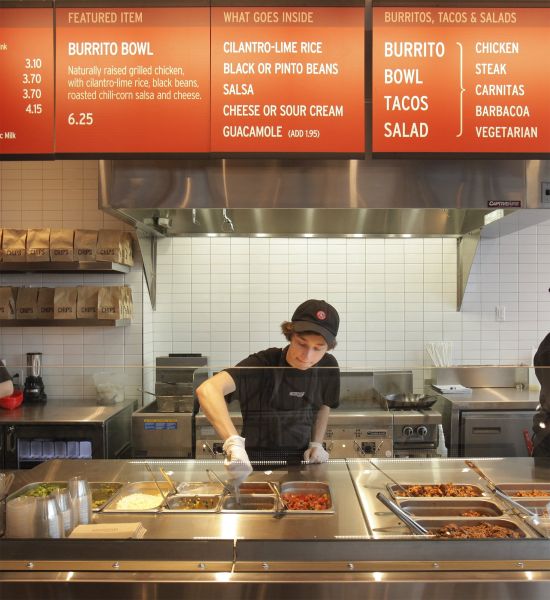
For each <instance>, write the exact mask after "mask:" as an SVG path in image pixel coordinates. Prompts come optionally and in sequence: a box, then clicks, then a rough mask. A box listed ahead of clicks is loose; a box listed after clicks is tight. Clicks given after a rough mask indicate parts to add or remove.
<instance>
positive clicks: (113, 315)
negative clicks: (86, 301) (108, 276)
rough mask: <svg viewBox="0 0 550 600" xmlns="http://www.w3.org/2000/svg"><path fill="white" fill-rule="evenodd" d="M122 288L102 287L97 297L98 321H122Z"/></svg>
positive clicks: (114, 286) (115, 286) (116, 286)
mask: <svg viewBox="0 0 550 600" xmlns="http://www.w3.org/2000/svg"><path fill="white" fill-rule="evenodd" d="M122 314H123V309H122V292H121V286H119V285H113V286H110V287H102V288H100V290H99V293H98V295H97V318H98V319H115V320H116V319H122V318H123V317H122Z"/></svg>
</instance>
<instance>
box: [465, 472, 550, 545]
mask: <svg viewBox="0 0 550 600" xmlns="http://www.w3.org/2000/svg"><path fill="white" fill-rule="evenodd" d="M464 462H465V463H466V466H467V467H469V468H470V469H472V471H475V472H476V473H477V474H478V475H479V476H480V477H481V478H482V479H484V480H485V481H486V482H487V483H488V487H489V489H490V490H491V492H493V493H494V494H495V496H497V497H498V498H500V499H501V500H502V501H503V502H504V503H505V504H507V505H508V506H509V507H510V508H511V509H512V512H513V513H514V514H515V515H516V516H519V517H521V518H522V519H523V518H524V517H529V518H530V519H533V522H532V523H530V522H529V521H527V524H528V525H530V526H531V528H532V529H534V530H535V531H536V533H537V534H538V535H541V536H542V537H546V536H545V535H543V534H542V533H541V532H540V531H539V530H538V529H537V528H536V527H535V525H539V524H540V521H539V519H538V515H537V514H536V513H533V512H531V511H530V510H529V509H528V508H526V507H525V506H523V504H520V503H519V502H516V501H515V500H512V498H510V496H508V494H506V493H505V492H503V491H502V490H501V489H500V488H499V487H498V485H497V484H496V483H495V482H494V481H493V480H492V479H491V478H490V477H489V476H488V475H486V474H485V473H484V472H483V471H482V470H481V469H480V468H479V467H478V466H477V465H476V464H475V463H474V462H473V461H471V460H465V461H464ZM518 513H519V514H518Z"/></svg>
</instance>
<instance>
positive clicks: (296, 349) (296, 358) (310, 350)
mask: <svg viewBox="0 0 550 600" xmlns="http://www.w3.org/2000/svg"><path fill="white" fill-rule="evenodd" d="M327 350H328V345H327V342H326V340H325V338H324V337H323V336H322V335H317V334H314V333H311V334H310V333H308V334H306V335H302V334H299V333H293V334H292V338H291V339H290V346H289V348H288V352H287V353H286V361H287V363H288V364H289V365H290V366H291V367H294V368H295V369H301V370H302V371H305V370H306V369H311V367H313V366H315V365H316V364H317V363H318V362H319V361H320V360H321V359H322V358H323V356H324V355H325V353H326V351H327Z"/></svg>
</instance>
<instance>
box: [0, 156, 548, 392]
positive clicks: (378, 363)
mask: <svg viewBox="0 0 550 600" xmlns="http://www.w3.org/2000/svg"><path fill="white" fill-rule="evenodd" d="M97 184H98V182H97V162H96V161H56V162H0V226H2V227H25V228H26V227H40V226H51V227H61V226H63V227H73V228H77V227H87V228H102V227H121V224H120V223H119V222H118V221H116V220H114V219H113V218H112V217H109V216H107V215H104V214H103V213H102V212H101V211H99V210H98V208H97V189H98V185H97ZM547 214H548V217H547ZM548 218H550V211H549V212H548V213H547V212H546V211H543V210H539V211H536V210H525V211H518V212H517V213H515V215H514V217H513V219H517V221H518V223H511V224H510V223H505V224H503V225H502V232H501V233H502V235H501V237H496V238H491V239H482V241H481V244H480V247H479V249H478V253H477V255H476V258H475V261H474V265H473V268H472V273H471V275H470V278H469V283H468V288H467V291H466V295H465V297H464V304H463V308H462V310H461V312H457V311H456V278H457V273H456V241H455V240H454V239H452V238H443V239H442V238H425V239H403V240H401V239H317V238H313V239H303V238H289V239H285V238H273V239H269V238H239V237H235V238H169V239H163V240H161V241H160V243H159V256H158V273H157V275H158V289H157V309H156V311H153V310H152V308H151V304H150V302H149V298H148V295H147V292H146V287H145V285H144V281H143V277H142V275H141V272H140V267H139V266H136V267H135V268H134V270H133V271H132V272H131V273H130V275H128V276H126V277H124V276H119V275H100V276H98V275H66V276H62V277H60V276H59V275H48V276H46V275H24V276H21V275H10V276H7V275H3V276H0V284H2V285H5V284H9V285H12V284H13V285H22V284H29V285H31V284H32V285H42V284H44V285H52V286H53V285H57V284H58V283H60V282H61V283H62V284H63V285H70V284H79V283H83V282H88V283H92V282H93V283H96V282H98V283H103V282H105V283H111V284H115V283H122V282H123V281H124V282H125V283H128V284H129V285H131V286H132V290H133V295H134V301H135V305H136V306H135V308H136V317H135V318H134V322H133V323H132V325H131V326H130V327H127V328H120V329H110V328H103V327H99V328H70V329H69V328H44V329H40V328H30V329H29V328H4V329H0V356H1V357H4V358H6V359H7V361H8V363H9V364H11V365H12V366H13V365H16V364H17V365H21V362H22V359H23V357H24V354H25V353H26V352H28V351H42V352H44V362H45V370H44V376H45V380H46V385H47V389H48V392H49V393H50V394H51V396H52V397H60V398H67V399H70V398H73V397H93V393H94V391H93V386H92V384H91V378H90V373H91V372H93V371H97V370H101V369H105V368H111V367H116V368H118V369H122V368H125V370H126V374H127V377H128V380H129V387H128V388H127V391H128V393H132V394H133V393H137V392H136V390H137V387H138V385H141V365H146V367H147V368H146V370H145V386H146V388H147V389H152V376H153V370H154V359H155V356H158V355H162V354H167V353H169V352H202V353H204V354H205V355H207V356H208V357H209V362H210V364H211V365H212V366H213V367H214V368H220V367H224V366H227V365H230V364H233V363H235V362H236V361H238V360H240V359H241V358H242V357H244V356H246V355H248V354H249V353H250V352H253V351H256V350H259V349H262V348H266V347H268V346H281V345H283V344H284V343H285V340H284V338H283V337H282V335H281V334H280V329H279V326H280V323H281V322H282V321H283V320H285V319H288V318H290V316H291V314H292V311H293V310H294V308H295V307H296V306H297V305H298V304H299V303H300V302H302V301H303V300H305V299H307V298H311V297H317V298H325V299H326V300H328V301H329V302H331V303H333V304H334V305H335V306H336V307H337V309H338V310H339V312H340V315H341V319H342V325H341V329H340V334H339V336H338V342H339V343H338V347H337V348H336V350H335V355H336V356H337V358H338V360H339V361H340V363H341V364H342V366H343V367H344V368H345V369H355V368H356V369H365V368H369V369H371V368H377V369H385V368H396V367H398V368H402V367H404V368H414V367H420V366H422V365H429V364H430V362H429V359H428V358H427V356H425V351H424V347H425V343H426V342H430V341H443V340H445V341H452V342H453V358H454V361H455V362H456V363H462V364H518V363H525V364H530V363H531V352H532V348H533V347H534V346H536V345H537V344H538V342H539V341H540V339H541V338H542V337H543V335H545V334H546V333H547V332H548V331H549V330H550V293H549V292H548V289H549V288H550V221H548V220H547V219H548ZM518 224H519V225H520V227H519V230H518V227H517V225H518ZM507 228H509V230H508V229H507ZM496 306H504V307H505V311H506V320H505V321H500V322H499V321H496V320H495V307H496Z"/></svg>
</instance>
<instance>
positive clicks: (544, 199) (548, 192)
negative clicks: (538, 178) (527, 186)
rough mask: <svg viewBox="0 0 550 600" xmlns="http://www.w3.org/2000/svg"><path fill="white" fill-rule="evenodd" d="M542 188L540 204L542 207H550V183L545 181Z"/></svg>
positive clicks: (541, 185)
mask: <svg viewBox="0 0 550 600" xmlns="http://www.w3.org/2000/svg"><path fill="white" fill-rule="evenodd" d="M540 187H541V190H540V203H541V204H542V206H547V207H550V182H549V181H543V182H542V183H541V184H540Z"/></svg>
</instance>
